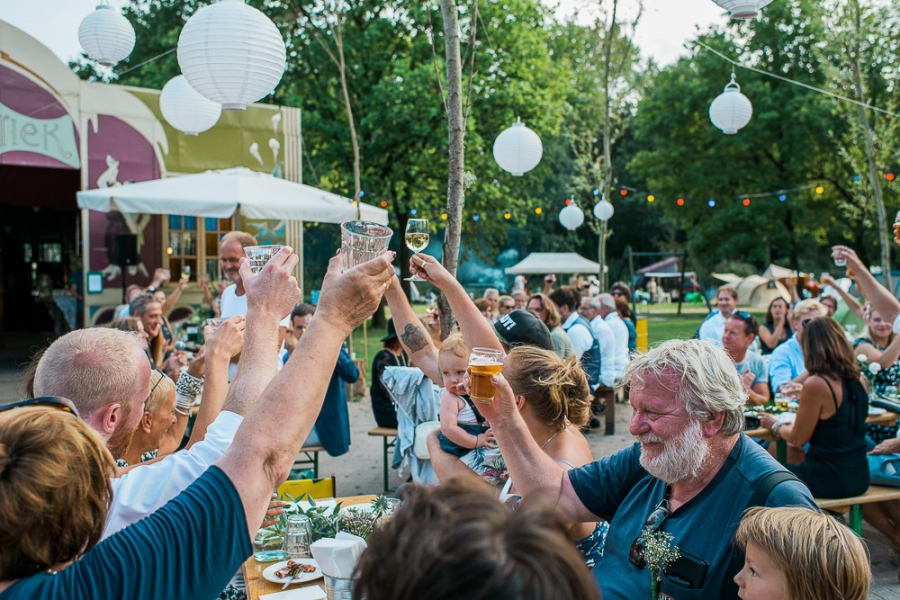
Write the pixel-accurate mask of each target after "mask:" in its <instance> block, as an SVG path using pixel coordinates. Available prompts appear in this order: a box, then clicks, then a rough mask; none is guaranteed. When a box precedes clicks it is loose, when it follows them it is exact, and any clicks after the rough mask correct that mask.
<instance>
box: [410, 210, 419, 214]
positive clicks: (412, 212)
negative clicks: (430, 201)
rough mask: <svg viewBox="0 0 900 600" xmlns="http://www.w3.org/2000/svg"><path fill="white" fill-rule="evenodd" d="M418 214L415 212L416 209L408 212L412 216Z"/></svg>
mask: <svg viewBox="0 0 900 600" xmlns="http://www.w3.org/2000/svg"><path fill="white" fill-rule="evenodd" d="M418 212H419V211H417V210H416V209H412V210H411V211H409V214H411V215H414V214H417V213H418Z"/></svg>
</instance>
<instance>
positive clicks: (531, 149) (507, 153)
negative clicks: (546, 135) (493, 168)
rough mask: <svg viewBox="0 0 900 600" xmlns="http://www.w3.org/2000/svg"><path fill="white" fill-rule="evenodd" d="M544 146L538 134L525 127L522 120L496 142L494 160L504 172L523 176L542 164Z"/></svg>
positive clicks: (501, 134) (503, 133) (499, 136)
mask: <svg viewBox="0 0 900 600" xmlns="http://www.w3.org/2000/svg"><path fill="white" fill-rule="evenodd" d="M543 154H544V145H543V144H541V138H539V137H538V134H536V133H535V132H533V131H532V130H530V129H528V128H527V127H525V123H523V122H522V120H521V119H516V122H515V123H513V126H512V127H510V128H509V129H506V130H504V131H503V132H501V133H500V135H498V136H497V139H496V140H494V160H496V161H497V164H498V165H500V168H501V169H503V170H504V171H508V172H510V173H512V174H513V175H516V176H521V175H523V174H525V173H527V172H528V171H530V170H532V169H533V168H535V167H536V166H538V163H539V162H541V156H543Z"/></svg>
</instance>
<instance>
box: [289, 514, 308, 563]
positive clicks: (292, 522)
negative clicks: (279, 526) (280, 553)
mask: <svg viewBox="0 0 900 600" xmlns="http://www.w3.org/2000/svg"><path fill="white" fill-rule="evenodd" d="M311 543H312V524H311V523H310V521H309V518H308V517H307V516H306V515H289V516H288V518H287V525H286V526H285V530H284V553H285V555H286V556H287V558H309V557H310V556H312V554H311V553H310V550H309V545H310V544H311Z"/></svg>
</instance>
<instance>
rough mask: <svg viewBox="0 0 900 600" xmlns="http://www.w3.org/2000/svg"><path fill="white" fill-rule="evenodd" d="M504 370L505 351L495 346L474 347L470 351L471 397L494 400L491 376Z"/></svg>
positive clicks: (478, 399)
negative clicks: (496, 348)
mask: <svg viewBox="0 0 900 600" xmlns="http://www.w3.org/2000/svg"><path fill="white" fill-rule="evenodd" d="M502 370H503V352H501V351H500V350H494V349H493V348H472V352H471V353H469V397H470V398H472V400H474V401H476V402H485V403H488V402H493V401H494V384H493V383H491V377H492V376H494V375H497V374H499V373H500V371H502Z"/></svg>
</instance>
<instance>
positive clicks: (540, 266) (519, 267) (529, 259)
mask: <svg viewBox="0 0 900 600" xmlns="http://www.w3.org/2000/svg"><path fill="white" fill-rule="evenodd" d="M599 272H600V264H599V263H595V262H594V261H592V260H588V259H586V258H585V257H583V256H581V255H580V254H578V253H576V252H532V253H531V254H529V255H528V256H526V257H525V258H524V259H523V260H522V261H521V262H520V263H518V264H515V265H513V266H511V267H508V268H507V269H506V274H507V275H546V274H547V273H573V274H574V273H599Z"/></svg>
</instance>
